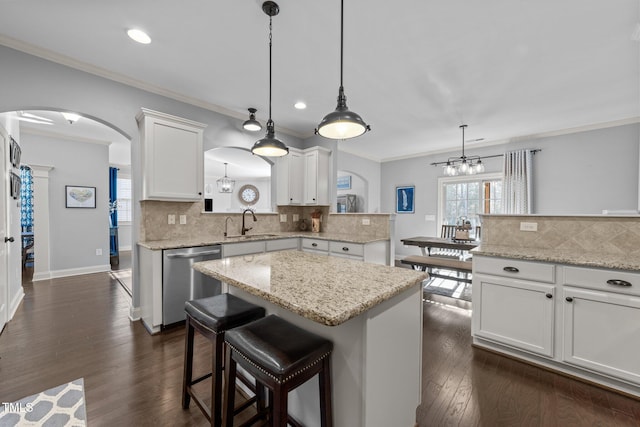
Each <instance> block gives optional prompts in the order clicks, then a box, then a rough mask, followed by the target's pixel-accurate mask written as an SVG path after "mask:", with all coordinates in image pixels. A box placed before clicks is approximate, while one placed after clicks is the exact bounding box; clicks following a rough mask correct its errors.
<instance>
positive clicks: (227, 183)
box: [216, 163, 236, 193]
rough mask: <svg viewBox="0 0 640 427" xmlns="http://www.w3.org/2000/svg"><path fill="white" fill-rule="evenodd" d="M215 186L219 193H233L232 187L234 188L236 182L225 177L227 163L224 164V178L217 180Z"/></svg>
mask: <svg viewBox="0 0 640 427" xmlns="http://www.w3.org/2000/svg"><path fill="white" fill-rule="evenodd" d="M216 185H217V186H218V191H219V192H220V193H233V187H235V185H236V182H235V181H234V180H233V179H229V177H228V176H227V163H225V164H224V178H220V179H218V180H217V181H216Z"/></svg>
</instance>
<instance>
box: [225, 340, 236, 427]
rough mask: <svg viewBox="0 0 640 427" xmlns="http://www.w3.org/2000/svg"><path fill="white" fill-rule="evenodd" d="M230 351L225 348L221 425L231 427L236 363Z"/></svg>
mask: <svg viewBox="0 0 640 427" xmlns="http://www.w3.org/2000/svg"><path fill="white" fill-rule="evenodd" d="M232 351H233V350H231V348H230V347H227V351H226V356H225V363H224V388H225V396H224V410H223V411H222V425H223V426H225V427H233V408H234V406H235V397H236V361H235V360H233V357H232V354H231V353H232Z"/></svg>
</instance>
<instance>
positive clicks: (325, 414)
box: [318, 357, 333, 427]
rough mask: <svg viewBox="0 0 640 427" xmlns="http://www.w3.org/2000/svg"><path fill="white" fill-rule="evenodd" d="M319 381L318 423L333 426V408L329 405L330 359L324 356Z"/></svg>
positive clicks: (327, 426) (324, 426)
mask: <svg viewBox="0 0 640 427" xmlns="http://www.w3.org/2000/svg"><path fill="white" fill-rule="evenodd" d="M318 380H319V383H320V425H321V426H322V427H332V426H333V408H332V405H331V360H330V359H329V357H325V358H324V359H323V361H322V370H321V371H320V375H319V378H318Z"/></svg>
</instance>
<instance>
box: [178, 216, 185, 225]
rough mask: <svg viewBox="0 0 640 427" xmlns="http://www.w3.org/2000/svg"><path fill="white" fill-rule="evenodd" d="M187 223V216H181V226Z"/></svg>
mask: <svg viewBox="0 0 640 427" xmlns="http://www.w3.org/2000/svg"><path fill="white" fill-rule="evenodd" d="M186 223H187V216H186V215H180V224H182V225H184V224H186Z"/></svg>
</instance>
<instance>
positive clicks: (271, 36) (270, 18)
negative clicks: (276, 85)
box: [269, 16, 273, 121]
mask: <svg viewBox="0 0 640 427" xmlns="http://www.w3.org/2000/svg"><path fill="white" fill-rule="evenodd" d="M272 23H273V17H272V16H269V121H271V45H272V40H273V34H272V32H273V25H272Z"/></svg>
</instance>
